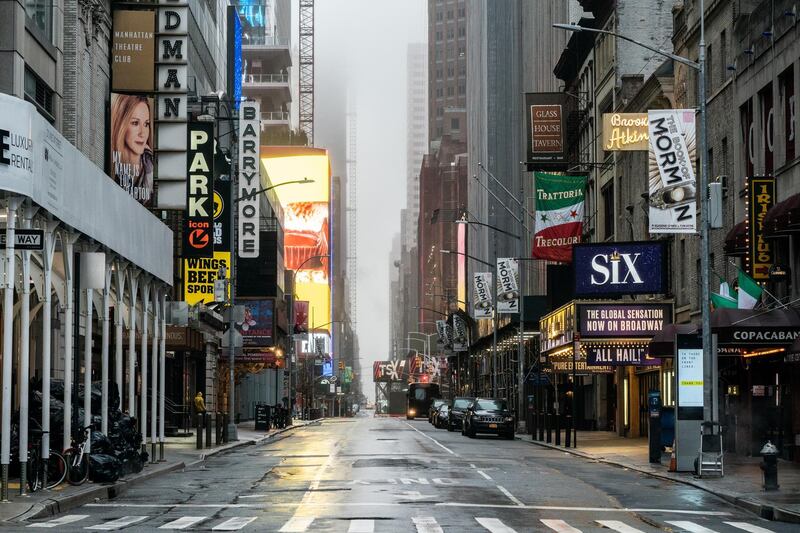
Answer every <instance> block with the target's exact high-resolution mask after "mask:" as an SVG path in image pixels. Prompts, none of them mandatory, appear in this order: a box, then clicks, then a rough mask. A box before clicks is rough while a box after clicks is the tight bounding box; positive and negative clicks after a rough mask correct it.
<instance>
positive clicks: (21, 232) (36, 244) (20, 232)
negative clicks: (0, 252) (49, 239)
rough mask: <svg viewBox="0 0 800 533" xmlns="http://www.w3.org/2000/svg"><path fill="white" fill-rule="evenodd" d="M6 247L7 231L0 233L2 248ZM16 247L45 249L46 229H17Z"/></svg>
mask: <svg viewBox="0 0 800 533" xmlns="http://www.w3.org/2000/svg"><path fill="white" fill-rule="evenodd" d="M5 247H6V232H5V231H3V232H2V233H0V249H5ZM14 248H15V249H17V250H35V251H40V250H44V231H43V230H40V229H15V230H14Z"/></svg>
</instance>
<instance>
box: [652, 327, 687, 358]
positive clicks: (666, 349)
mask: <svg viewBox="0 0 800 533" xmlns="http://www.w3.org/2000/svg"><path fill="white" fill-rule="evenodd" d="M692 333H697V324H667V325H666V326H664V329H662V330H661V331H659V332H658V333H656V334H655V335H653V338H652V339H651V340H650V344H649V346H648V350H647V354H648V355H649V356H650V357H675V335H691V334H692Z"/></svg>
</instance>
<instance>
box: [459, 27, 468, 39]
mask: <svg viewBox="0 0 800 533" xmlns="http://www.w3.org/2000/svg"><path fill="white" fill-rule="evenodd" d="M458 36H459V37H466V36H467V28H463V27H462V28H458Z"/></svg>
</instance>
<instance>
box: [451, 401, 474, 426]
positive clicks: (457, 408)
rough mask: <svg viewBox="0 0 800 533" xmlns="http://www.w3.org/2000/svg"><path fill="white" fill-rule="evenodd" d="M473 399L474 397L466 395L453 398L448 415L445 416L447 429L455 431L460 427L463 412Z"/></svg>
mask: <svg viewBox="0 0 800 533" xmlns="http://www.w3.org/2000/svg"><path fill="white" fill-rule="evenodd" d="M474 400H475V398H471V397H468V396H459V397H457V398H454V399H453V403H452V404H450V413H449V414H450V416H448V418H447V426H446V427H447V431H455V430H456V429H460V428H461V421H462V420H463V419H464V413H465V412H466V411H467V408H468V407H469V406H470V404H472V402H473V401H474Z"/></svg>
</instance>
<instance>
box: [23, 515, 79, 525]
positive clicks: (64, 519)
mask: <svg viewBox="0 0 800 533" xmlns="http://www.w3.org/2000/svg"><path fill="white" fill-rule="evenodd" d="M84 518H89V515H88V514H68V515H64V516H59V517H58V518H53V519H52V520H48V521H47V522H37V523H35V524H31V525H29V526H28V527H47V528H50V527H56V526H63V525H65V524H71V523H73V522H77V521H78V520H83V519H84Z"/></svg>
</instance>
